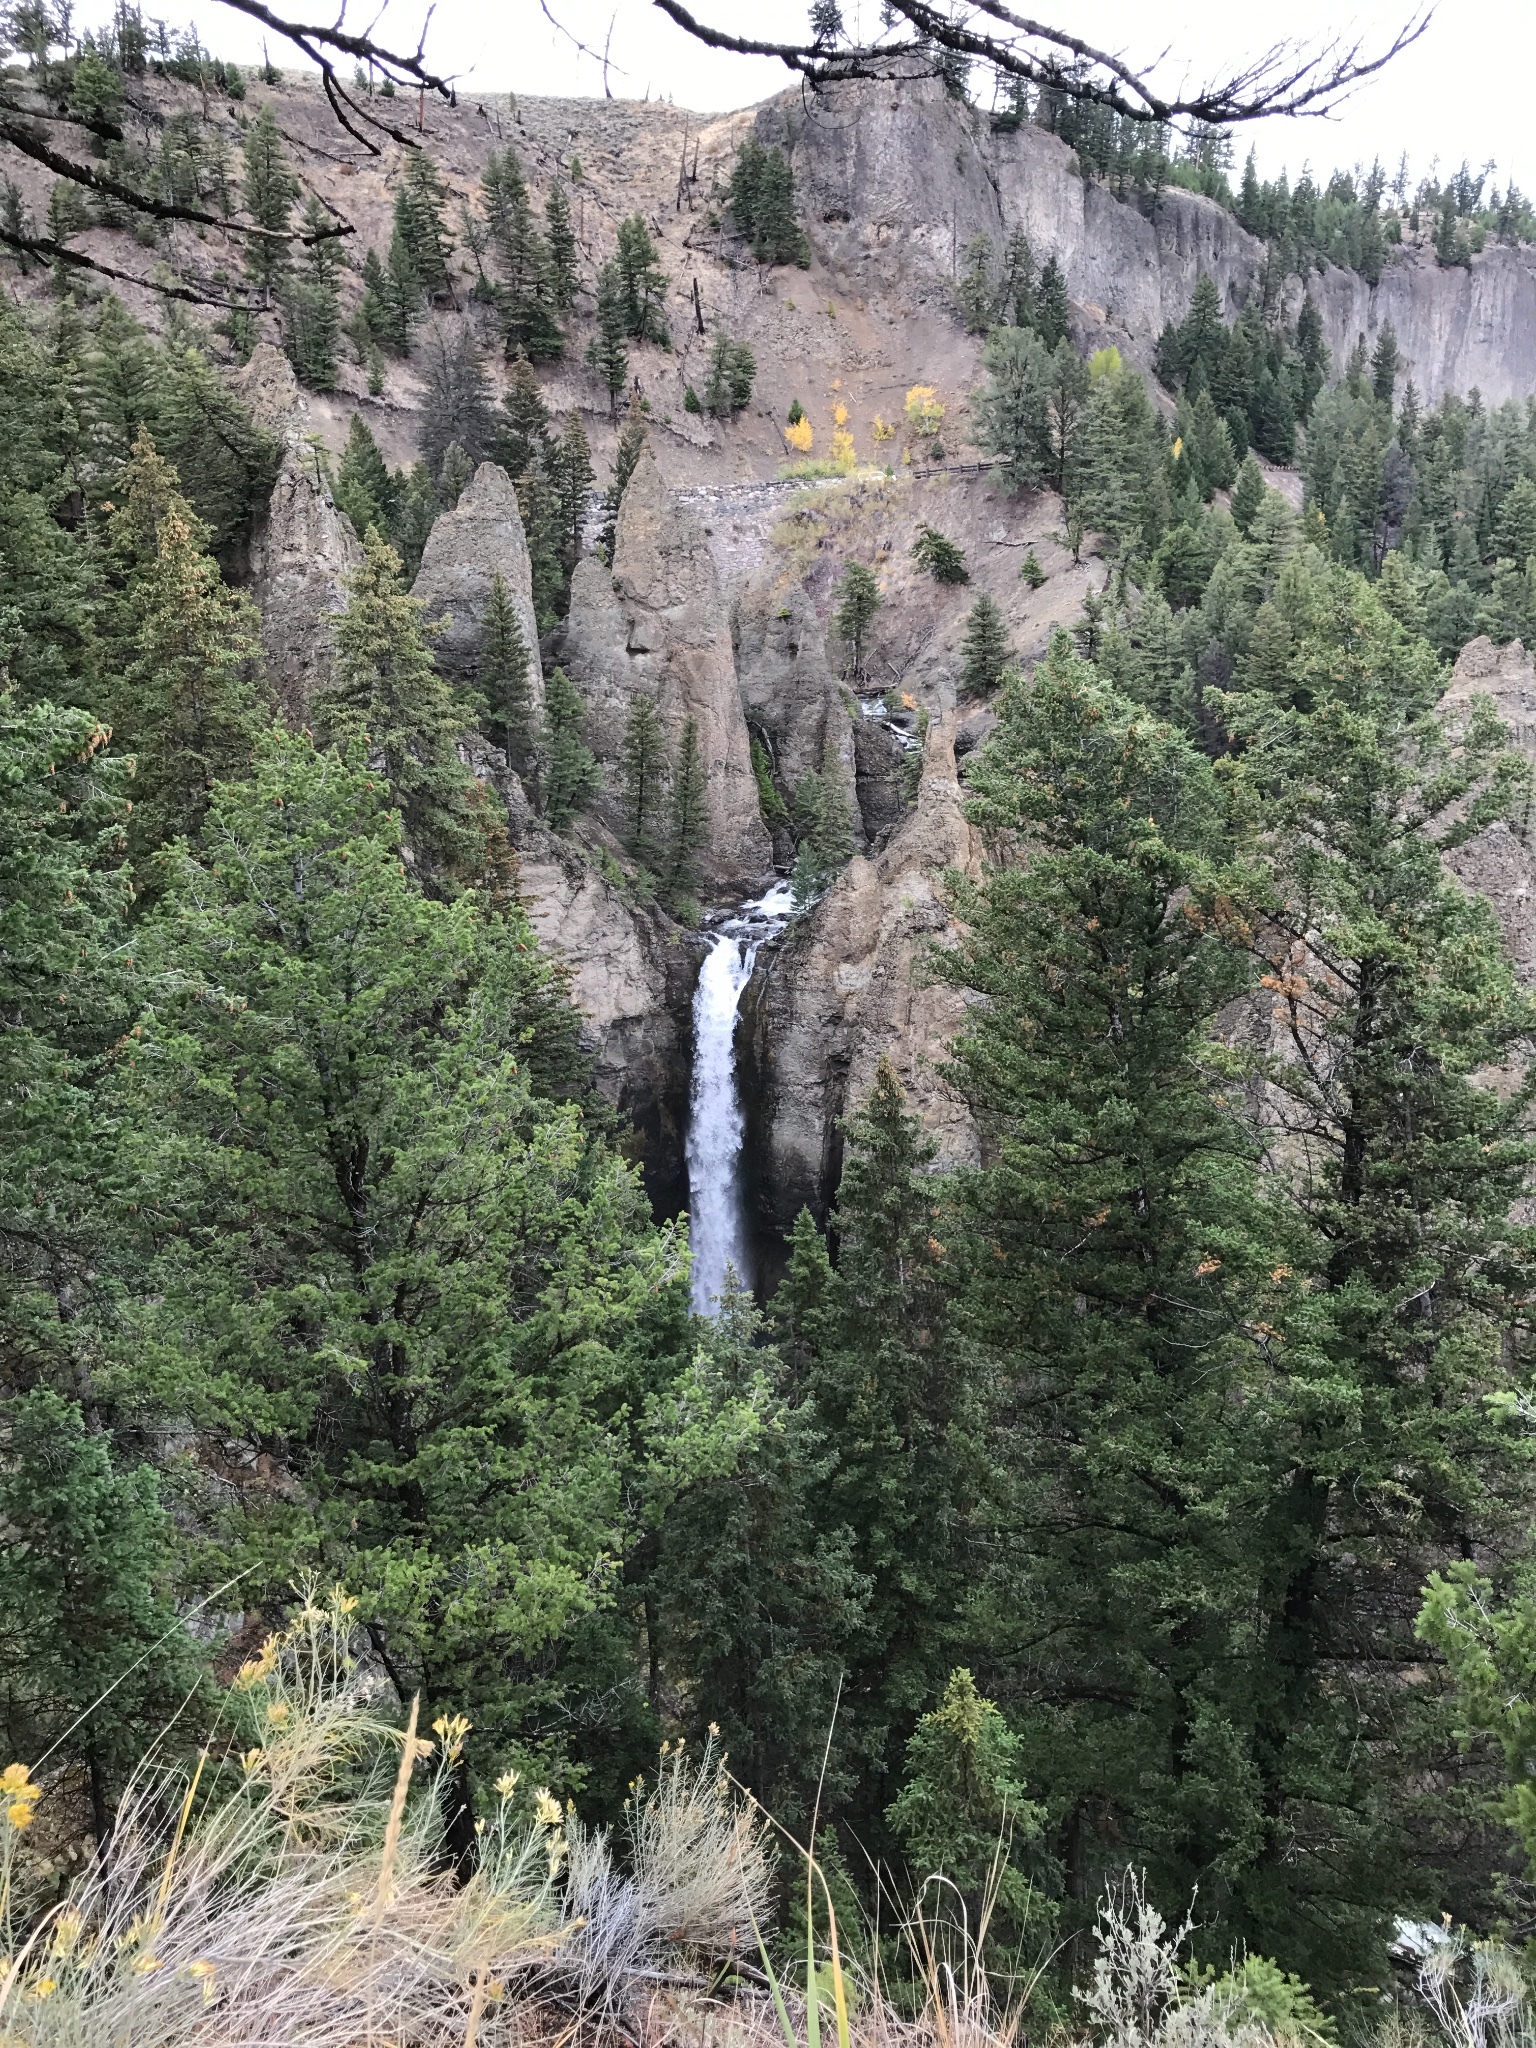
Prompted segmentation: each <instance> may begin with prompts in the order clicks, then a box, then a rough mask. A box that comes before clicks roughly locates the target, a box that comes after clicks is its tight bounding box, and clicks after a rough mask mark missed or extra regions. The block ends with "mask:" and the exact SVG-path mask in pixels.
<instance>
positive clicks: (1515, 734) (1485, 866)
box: [1440, 639, 1536, 984]
mask: <svg viewBox="0 0 1536 2048" xmlns="http://www.w3.org/2000/svg"><path fill="white" fill-rule="evenodd" d="M1476 697H1487V698H1488V699H1489V701H1490V702H1491V703H1492V705H1493V708H1494V710H1495V711H1496V712H1497V713H1498V715H1499V717H1500V718H1501V719H1502V720H1503V721H1504V724H1505V726H1506V728H1507V730H1508V732H1509V739H1510V744H1511V746H1513V747H1514V748H1515V749H1516V750H1517V751H1518V752H1520V753H1522V754H1524V756H1525V758H1526V759H1527V760H1528V761H1529V762H1531V764H1532V765H1533V766H1536V661H1533V660H1532V658H1531V656H1530V655H1529V654H1528V653H1527V652H1526V650H1525V648H1524V647H1523V646H1522V645H1521V644H1520V642H1519V641H1518V640H1512V641H1511V642H1510V643H1509V645H1508V646H1506V647H1495V646H1494V644H1493V642H1492V641H1491V640H1486V639H1479V640H1472V641H1469V642H1468V643H1467V645H1466V646H1465V647H1464V648H1463V649H1462V650H1461V658H1460V660H1459V661H1458V662H1457V663H1456V669H1455V673H1454V674H1453V675H1452V677H1451V686H1450V688H1449V689H1448V690H1447V691H1446V693H1445V696H1444V697H1443V698H1442V699H1441V702H1440V712H1441V715H1442V717H1444V718H1445V719H1446V720H1447V722H1448V723H1449V724H1450V726H1451V727H1452V729H1453V730H1454V729H1455V727H1456V725H1457V723H1458V721H1459V720H1460V719H1461V718H1462V717H1464V716H1465V715H1466V713H1467V712H1468V711H1469V710H1470V709H1471V705H1472V701H1473V699H1474V698H1476ZM1528 836H1529V835H1528V833H1522V832H1518V831H1512V830H1511V829H1510V827H1509V826H1508V825H1505V824H1502V823H1500V824H1494V825H1490V826H1489V827H1488V828H1487V830H1486V831H1483V832H1479V833H1478V835H1477V837H1476V838H1475V839H1470V840H1468V842H1467V843H1466V845H1465V846H1459V847H1457V848H1455V850H1454V851H1453V852H1451V853H1448V854H1447V855H1446V857H1445V864H1446V866H1447V867H1448V868H1449V869H1450V871H1451V873H1452V874H1453V875H1455V876H1456V878H1457V880H1458V881H1460V882H1461V883H1463V884H1464V886H1465V887H1467V888H1468V889H1474V890H1476V891H1477V893H1478V894H1479V895H1480V896H1486V897H1487V899H1488V901H1489V902H1490V903H1491V904H1492V906H1493V909H1494V913H1495V915H1496V916H1497V918H1498V920H1499V927H1500V930H1501V931H1502V932H1503V934H1504V944H1505V947H1506V949H1507V950H1508V953H1509V957H1510V959H1511V960H1512V961H1513V963H1514V967H1515V971H1516V973H1517V974H1518V975H1519V976H1520V979H1521V980H1522V981H1523V982H1526V983H1527V984H1529V983H1531V982H1536V855H1533V854H1532V851H1531V848H1530V845H1529V843H1528Z"/></svg>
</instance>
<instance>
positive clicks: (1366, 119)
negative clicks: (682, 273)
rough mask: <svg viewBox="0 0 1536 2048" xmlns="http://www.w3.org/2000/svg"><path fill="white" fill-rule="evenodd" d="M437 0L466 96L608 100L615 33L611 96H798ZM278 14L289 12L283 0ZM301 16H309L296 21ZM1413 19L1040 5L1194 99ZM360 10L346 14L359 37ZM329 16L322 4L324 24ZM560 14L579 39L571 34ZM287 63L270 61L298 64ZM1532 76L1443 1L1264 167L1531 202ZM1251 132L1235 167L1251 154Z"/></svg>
mask: <svg viewBox="0 0 1536 2048" xmlns="http://www.w3.org/2000/svg"><path fill="white" fill-rule="evenodd" d="M690 4H691V7H692V11H693V12H694V13H695V14H697V15H698V16H699V17H700V18H701V19H705V20H708V21H710V22H712V23H713V24H714V25H715V26H717V27H721V28H725V29H728V30H730V31H732V32H734V33H737V34H752V35H757V36H765V37H771V38H783V39H785V40H791V39H796V38H798V37H799V36H800V35H802V34H803V32H804V28H805V21H806V13H807V9H806V6H805V5H804V4H803V0H690ZM547 5H548V14H546V12H545V9H544V7H543V6H542V5H541V4H540V0H438V6H437V10H436V13H435V14H434V16H433V19H432V23H431V27H430V29H429V31H428V37H427V50H428V56H429V59H430V61H431V62H432V63H433V64H434V66H435V67H436V68H437V69H438V70H440V71H442V72H445V73H454V74H456V75H458V76H459V78H460V79H461V81H462V84H463V88H464V89H465V90H467V91H472V92H479V93H487V92H504V91H509V90H510V91H515V92H526V93H566V94H601V92H602V89H603V80H602V69H601V65H600V63H599V62H598V61H597V60H596V59H595V58H592V57H585V56H583V55H581V54H580V52H579V51H578V50H577V49H576V48H575V46H574V43H573V42H572V40H571V39H570V38H571V37H572V36H574V37H576V38H579V39H580V40H581V41H582V42H585V43H586V44H588V45H589V46H592V47H594V48H596V49H599V50H600V49H601V48H602V47H603V45H604V43H605V42H608V40H609V36H610V28H611V44H610V51H611V70H610V82H611V84H612V88H613V92H614V96H615V97H616V98H635V99H640V98H644V97H646V96H647V95H649V96H650V97H652V98H657V97H669V98H671V99H673V100H674V101H675V102H676V103H677V104H678V105H679V106H689V107H694V108H696V109H698V110H699V111H700V112H713V111H717V110H721V109H725V108H729V107H740V106H748V105H750V104H752V102H753V101H755V100H759V99H763V98H766V97H767V96H768V95H769V94H770V93H774V92H777V91H780V90H781V89H782V88H783V87H784V86H785V85H786V84H789V83H791V82H792V80H791V76H790V74H789V73H788V72H787V71H786V70H785V69H784V67H783V66H782V65H780V64H777V63H775V62H773V61H772V60H770V59H761V58H744V57H732V56H727V55H725V54H723V53H719V52H713V51H709V50H706V49H704V48H702V47H701V46H700V45H699V44H697V43H696V42H694V41H693V40H692V38H690V37H689V36H687V35H686V34H685V33H684V32H683V31H682V30H681V29H679V28H677V27H676V26H675V25H674V24H673V23H672V22H670V21H669V20H668V19H667V18H666V17H665V16H664V15H663V14H661V13H660V12H659V11H658V10H657V9H656V8H655V7H654V6H652V5H651V4H650V0H547ZM109 11H110V9H109V8H108V7H107V5H106V4H105V0H85V4H83V5H82V6H81V7H80V10H79V14H78V15H77V19H80V18H84V19H90V18H91V17H92V16H94V15H96V14H97V13H98V12H99V13H100V14H102V15H105V14H107V13H108V12H109ZM275 11H283V7H282V0H275ZM299 11H300V12H301V13H303V12H304V11H305V10H303V9H301V10H299ZM424 11H425V10H424V6H423V5H422V4H420V0H388V5H387V7H386V9H385V12H384V14H383V16H382V18H381V19H380V21H379V25H378V27H377V28H376V30H375V34H376V35H377V36H378V38H379V39H380V40H387V39H394V40H396V41H398V42H399V43H401V44H403V45H405V46H407V47H410V46H413V45H414V43H415V40H416V37H417V34H418V32H419V29H420V24H421V20H422V16H423V13H424ZM1410 11H1411V0H1400V4H1397V5H1392V4H1383V0H1362V4H1360V5H1358V6H1356V7H1355V8H1354V9H1353V10H1350V11H1345V12H1341V11H1340V9H1339V7H1338V5H1337V0H1333V4H1330V0H1283V5H1281V6H1272V7H1268V8H1266V7H1262V6H1261V7H1252V6H1238V5H1234V4H1233V0H1172V4H1167V5H1160V6H1157V7H1155V8H1149V7H1148V6H1147V5H1146V0H1056V5H1055V6H1054V7H1051V6H1049V5H1047V4H1046V0H1040V12H1041V15H1042V17H1043V18H1044V19H1047V20H1054V21H1057V22H1060V23H1062V24H1063V25H1065V26H1069V27H1070V28H1071V30H1072V31H1073V32H1074V33H1076V34H1078V35H1081V36H1083V37H1084V38H1085V39H1086V40H1088V41H1090V42H1093V43H1096V44H1098V45H1099V46H1100V47H1108V48H1112V49H1115V50H1117V51H1119V52H1120V53H1121V54H1123V55H1124V56H1126V57H1128V58H1129V59H1131V60H1132V61H1134V62H1137V63H1139V64H1140V63H1150V62H1152V61H1153V60H1155V59H1157V58H1158V57H1159V55H1160V54H1161V53H1163V52H1165V51H1166V52H1167V53H1168V54H1167V56H1166V58H1165V60H1164V62H1163V64H1162V66H1161V69H1160V73H1159V77H1160V82H1162V83H1164V84H1165V85H1167V84H1177V83H1179V82H1180V81H1181V80H1185V81H1187V82H1188V83H1189V84H1191V85H1193V84H1196V83H1201V82H1204V81H1205V80H1207V79H1209V78H1211V77H1212V76H1214V75H1217V74H1219V73H1220V72H1221V71H1222V70H1224V69H1225V68H1227V67H1228V66H1231V65H1234V64H1236V63H1237V62H1239V61H1241V60H1242V59H1244V58H1252V57H1253V56H1255V55H1257V54H1259V53H1260V52H1261V51H1262V50H1263V48H1264V47H1266V43H1267V39H1268V38H1270V37H1271V36H1272V35H1273V34H1274V33H1276V32H1277V30H1279V29H1282V28H1283V30H1284V33H1285V34H1286V35H1287V36H1288V37H1289V38H1291V39H1294V40H1298V41H1301V42H1304V43H1308V44H1315V43H1319V42H1324V41H1327V40H1330V39H1332V38H1335V37H1338V38H1343V39H1346V40H1353V39H1354V38H1355V37H1357V36H1358V37H1360V38H1363V40H1364V41H1365V42H1366V43H1367V44H1368V45H1369V46H1371V48H1372V49H1373V51H1374V50H1375V49H1377V48H1380V47H1382V46H1384V45H1385V44H1386V43H1387V42H1389V41H1390V39H1391V37H1392V35H1393V33H1394V32H1395V30H1396V29H1397V28H1398V27H1400V26H1401V25H1402V23H1403V21H1404V20H1405V18H1406V17H1407V15H1408V13H1409V12H1410ZM366 12H367V10H366V9H365V8H364V7H362V6H359V5H358V4H357V0H353V8H352V14H353V17H354V18H355V19H356V21H357V22H358V23H359V24H360V23H361V22H362V21H363V19H364V18H365V14H366ZM844 12H845V14H846V15H847V17H848V19H849V22H850V26H852V25H854V23H855V21H856V19H857V17H858V16H859V14H860V13H863V14H864V15H866V16H868V17H869V18H870V20H871V22H873V21H874V20H875V19H876V18H877V16H878V0H844ZM144 13H145V15H146V16H147V17H148V16H159V15H162V14H163V15H164V16H165V18H166V19H167V20H169V21H171V22H172V23H173V24H183V23H185V22H187V21H189V20H195V21H196V22H197V25H198V27H199V29H200V30H201V32H202V35H203V39H204V41H205V42H206V43H207V44H208V45H209V47H210V48H212V49H213V50H214V51H215V52H216V53H217V54H219V55H222V56H228V57H233V58H236V59H239V60H243V61H246V62H251V61H258V60H259V58H260V55H261V35H260V31H259V30H258V29H257V28H256V25H255V24H254V23H252V22H250V21H249V20H247V19H246V18H245V17H243V16H240V15H237V14H234V13H231V12H228V11H226V10H225V9H224V8H222V7H219V6H218V5H217V4H216V0H215V4H209V0H202V4H194V0H144ZM316 13H317V14H318V15H319V16H320V17H321V18H329V8H328V6H325V5H322V6H321V7H319V8H318V9H317V10H316ZM550 15H552V16H553V17H554V18H555V19H556V20H557V21H559V22H561V23H563V24H564V26H565V27H566V28H567V29H568V30H569V31H570V36H566V35H562V34H561V33H560V32H559V30H557V29H556V28H555V27H554V26H553V25H552V23H551V20H550V19H549V18H548V16H550ZM290 56H291V53H286V54H285V55H282V56H280V55H279V54H278V52H277V51H276V50H275V49H274V51H273V61H274V62H275V63H279V64H282V63H284V62H287V61H290ZM1533 74H1536V9H1533V8H1532V7H1531V5H1530V4H1529V0H1440V4H1439V6H1438V7H1437V9H1436V11H1435V14H1434V17H1433V19H1432V20H1431V22H1430V25H1429V27H1428V29H1427V30H1426V32H1425V34H1424V35H1423V37H1422V38H1421V39H1420V41H1419V42H1418V43H1417V44H1416V45H1415V46H1414V47H1413V48H1412V49H1410V50H1408V51H1406V52H1405V53H1404V54H1403V55H1402V56H1400V57H1398V58H1397V59H1396V60H1395V61H1394V62H1393V63H1392V64H1391V65H1390V66H1389V67H1388V69H1387V70H1386V71H1385V72H1384V73H1382V74H1381V75H1379V76H1378V77H1377V78H1375V79H1372V80H1370V81H1368V82H1367V83H1366V84H1365V85H1363V86H1362V87H1361V88H1360V89H1359V90H1358V92H1357V93H1356V95H1355V96H1354V98H1353V99H1352V100H1351V101H1350V102H1348V103H1347V104H1346V106H1345V107H1344V109H1343V110H1342V112H1341V113H1340V114H1338V115H1337V116H1335V117H1334V118H1332V119H1330V120H1303V121H1286V122H1281V121H1270V122H1265V123H1260V124H1258V125H1257V126H1256V127H1255V128H1254V130H1253V131H1252V139H1253V141H1254V143H1255V144H1256V146H1257V148H1258V152H1259V161H1260V164H1261V167H1262V168H1263V169H1264V171H1265V172H1266V173H1267V174H1271V175H1272V174H1273V173H1274V172H1275V171H1277V170H1278V169H1279V168H1280V167H1281V166H1282V165H1284V166H1286V167H1287V168H1288V169H1289V170H1290V172H1291V174H1292V177H1293V179H1294V177H1295V174H1296V173H1297V172H1298V171H1299V170H1300V168H1301V165H1302V163H1303V162H1304V161H1308V160H1310V162H1311V163H1312V165H1313V167H1314V169H1315V170H1318V171H1321V172H1323V173H1324V174H1326V172H1327V171H1329V170H1331V169H1333V168H1334V166H1335V165H1339V164H1343V165H1349V164H1353V163H1356V162H1361V163H1364V164H1367V165H1368V164H1369V162H1370V160H1371V158H1372V157H1373V156H1376V155H1379V156H1380V157H1381V159H1382V162H1383V163H1384V164H1385V165H1386V166H1387V169H1388V172H1389V174H1390V173H1392V172H1393V171H1395V170H1396V167H1397V160H1398V157H1399V155H1400V154H1401V152H1402V151H1403V150H1404V149H1406V150H1407V152H1408V157H1409V162H1410V166H1411V169H1412V172H1413V175H1414V177H1415V178H1416V179H1417V178H1418V177H1419V176H1421V175H1423V174H1424V173H1425V172H1427V171H1428V170H1429V168H1430V164H1431V161H1432V160H1433V159H1436V158H1438V160H1439V165H1440V169H1441V171H1442V173H1444V172H1446V171H1449V170H1452V169H1454V168H1455V166H1456V165H1457V164H1459V163H1460V162H1461V160H1462V158H1463V157H1466V158H1467V159H1469V160H1470V161H1471V162H1472V163H1473V164H1474V165H1475V166H1476V167H1477V168H1481V166H1482V165H1483V164H1484V163H1485V162H1487V161H1488V159H1489V158H1493V159H1494V160H1495V161H1496V163H1497V165H1498V171H1497V181H1498V183H1499V184H1500V185H1501V186H1502V185H1503V184H1504V183H1505V181H1506V180H1507V179H1508V178H1509V177H1511V176H1513V177H1514V179H1515V181H1516V183H1517V184H1519V185H1520V186H1521V187H1522V188H1523V189H1524V190H1525V191H1526V192H1527V193H1536V121H1533V119H1532V115H1531V104H1530V91H1531V81H1532V77H1533ZM1246 147H1247V137H1246V135H1244V134H1243V133H1241V132H1240V134H1239V138H1238V143H1237V161H1238V164H1239V166H1240V165H1241V162H1242V158H1243V156H1244V154H1245V153H1246Z"/></svg>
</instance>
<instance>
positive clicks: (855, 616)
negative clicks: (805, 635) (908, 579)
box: [833, 562, 881, 679]
mask: <svg viewBox="0 0 1536 2048" xmlns="http://www.w3.org/2000/svg"><path fill="white" fill-rule="evenodd" d="M880 604H881V597H880V586H879V584H878V583H877V582H876V581H875V578H874V572H873V571H872V570H870V569H867V568H866V567H865V566H864V564H863V563H862V562H850V563H849V564H848V566H847V568H846V569H845V570H844V571H843V576H842V581H841V582H840V583H839V584H838V586H837V610H836V612H835V613H834V615H833V618H834V623H835V625H836V627H837V630H838V633H839V635H840V636H841V638H842V642H843V645H844V646H845V647H846V648H847V650H848V672H849V674H850V675H852V676H853V677H855V679H857V678H858V677H860V676H862V675H863V673H864V655H865V650H866V648H867V645H868V640H869V629H870V627H871V625H872V624H873V623H874V617H875V613H876V612H877V611H878V610H879V609H880Z"/></svg>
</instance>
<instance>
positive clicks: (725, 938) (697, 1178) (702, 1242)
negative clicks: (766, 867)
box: [686, 882, 794, 1315]
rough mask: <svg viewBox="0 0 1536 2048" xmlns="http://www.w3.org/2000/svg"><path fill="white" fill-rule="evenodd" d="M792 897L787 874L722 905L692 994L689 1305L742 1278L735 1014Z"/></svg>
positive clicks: (706, 1303)
mask: <svg viewBox="0 0 1536 2048" xmlns="http://www.w3.org/2000/svg"><path fill="white" fill-rule="evenodd" d="M793 908H794V900H793V898H792V897H791V895H790V890H789V884H788V883H787V882H776V883H775V884H774V886H773V887H772V888H771V889H770V890H769V891H768V892H767V894H766V895H764V896H759V897H757V898H756V899H755V900H754V901H753V902H751V903H743V904H742V905H741V906H740V907H739V908H738V909H736V910H732V911H728V912H727V913H726V914H725V915H724V917H723V918H721V919H720V920H719V921H718V922H717V923H716V924H714V925H712V926H711V927H710V931H709V936H710V937H711V938H712V939H713V943H712V945H711V946H710V949H709V952H708V953H707V954H706V956H705V959H704V964H703V966H702V967H701V968H700V970H699V982H698V987H697V988H696V989H695V990H694V995H693V1083H692V1087H691V1089H690V1092H689V1102H688V1112H689V1113H688V1142H687V1147H686V1157H687V1163H688V1191H689V1192H688V1219H689V1238H690V1242H691V1243H692V1246H693V1306H694V1308H695V1310H696V1311H697V1312H698V1313H699V1314H700V1315H717V1314H718V1313H719V1310H720V1297H721V1295H722V1294H723V1293H724V1292H725V1289H726V1284H727V1280H728V1278H730V1277H731V1276H734V1278H735V1279H736V1280H737V1281H739V1282H740V1283H741V1284H742V1285H743V1286H750V1285H751V1281H752V1275H751V1274H750V1272H749V1271H748V1270H747V1229H746V1210H745V1205H744V1202H743V1199H742V1187H741V1146H742V1138H743V1135H744V1133H745V1128H746V1123H745V1118H744V1116H743V1114H742V1106H741V1085H740V1078H739V1075H738V1073H737V1065H736V1019H737V1015H738V1013H739V1011H740V1008H741V998H742V994H743V992H744V990H745V989H746V986H747V983H748V982H749V981H750V980H751V979H752V969H753V967H754V965H755V964H756V961H757V955H758V949H759V947H760V946H762V944H763V942H764V941H765V940H767V939H771V938H773V937H775V936H776V935H777V934H778V933H779V932H780V931H782V930H783V928H784V925H785V922H786V920H787V919H788V917H789V915H790V912H791V911H792V910H793Z"/></svg>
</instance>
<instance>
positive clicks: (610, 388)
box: [587, 262, 630, 412]
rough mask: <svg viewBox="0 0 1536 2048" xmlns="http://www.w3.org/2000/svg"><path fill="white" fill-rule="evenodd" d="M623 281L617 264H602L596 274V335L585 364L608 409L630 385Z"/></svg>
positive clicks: (626, 315)
mask: <svg viewBox="0 0 1536 2048" xmlns="http://www.w3.org/2000/svg"><path fill="white" fill-rule="evenodd" d="M629 331H630V330H629V315H628V312H627V310H626V295H625V289H624V280H623V278H622V276H621V275H620V272H619V266H618V265H617V264H616V263H612V262H609V263H605V264H604V265H603V267H602V269H601V270H600V271H599V272H598V273H597V332H596V334H595V335H594V336H593V337H592V339H591V340H590V341H589V342H588V343H587V361H588V362H589V363H590V364H591V366H592V368H593V369H594V370H596V372H597V374H598V376H599V377H600V378H601V379H602V382H603V389H604V390H605V391H606V392H607V393H608V409H609V411H610V412H615V411H617V409H618V400H619V393H620V392H621V391H622V390H623V389H624V388H625V386H626V385H627V384H628V382H629V350H628V349H627V348H626V347H625V345H624V341H625V336H626V335H627V334H628V333H629Z"/></svg>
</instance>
